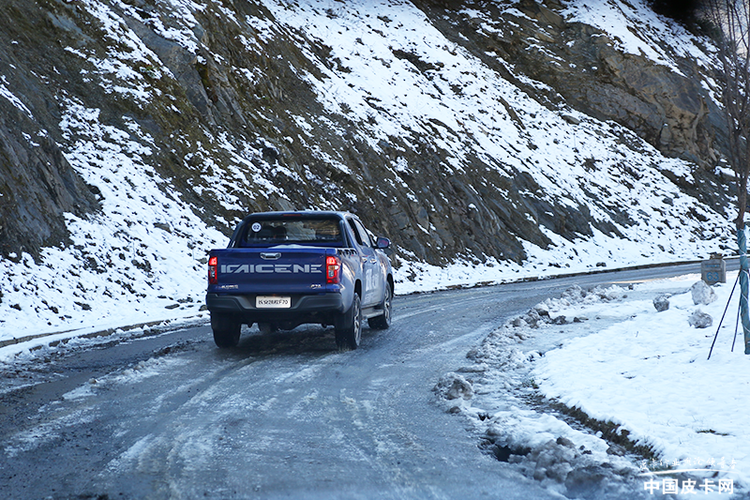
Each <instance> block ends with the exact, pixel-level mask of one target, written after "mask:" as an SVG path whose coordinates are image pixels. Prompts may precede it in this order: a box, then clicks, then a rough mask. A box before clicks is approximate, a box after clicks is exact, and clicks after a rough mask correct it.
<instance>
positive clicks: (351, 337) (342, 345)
mask: <svg viewBox="0 0 750 500" xmlns="http://www.w3.org/2000/svg"><path fill="white" fill-rule="evenodd" d="M334 326H335V329H336V345H337V346H338V348H339V349H341V350H344V349H347V348H348V349H356V348H357V347H359V343H360V341H361V340H362V304H361V303H360V300H359V294H358V293H356V292H355V293H354V300H353V301H352V306H351V307H350V308H349V310H348V311H346V312H345V313H344V314H342V315H340V316H338V317H337V318H336V324H335V325H334Z"/></svg>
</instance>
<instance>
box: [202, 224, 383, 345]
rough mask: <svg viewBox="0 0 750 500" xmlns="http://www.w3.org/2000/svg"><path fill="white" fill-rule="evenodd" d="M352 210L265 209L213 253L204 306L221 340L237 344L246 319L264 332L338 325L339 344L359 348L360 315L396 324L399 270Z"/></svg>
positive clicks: (375, 324)
mask: <svg viewBox="0 0 750 500" xmlns="http://www.w3.org/2000/svg"><path fill="white" fill-rule="evenodd" d="M389 245H390V241H389V240H388V239H387V238H375V237H374V236H373V235H372V233H370V232H369V231H367V230H366V229H365V227H364V226H363V225H362V222H360V220H359V219H358V218H357V217H356V216H354V215H352V214H350V213H348V212H313V211H303V212H265V213H254V214H252V215H249V216H248V217H246V218H245V219H244V220H243V221H242V222H240V224H239V225H238V226H237V228H236V229H235V231H234V234H233V235H232V238H231V239H230V240H229V245H228V246H227V248H224V249H219V250H212V251H211V253H210V254H209V259H208V290H207V293H206V306H207V307H208V310H209V311H210V313H211V328H212V329H213V336H214V341H215V342H216V345H217V346H219V347H222V348H228V347H234V346H236V345H237V344H238V343H239V339H240V331H241V327H242V325H243V324H246V325H249V326H251V325H253V324H254V323H257V324H258V327H259V329H260V330H261V331H262V332H269V331H274V330H277V329H284V330H291V329H293V328H296V327H297V326H299V325H301V324H303V323H319V324H321V325H323V326H324V327H327V326H329V325H333V327H334V329H335V333H336V344H337V345H338V347H339V349H356V348H357V347H359V344H360V339H361V337H362V322H363V321H364V319H367V320H368V323H369V325H370V328H374V329H385V328H388V327H389V326H390V325H391V313H392V301H393V270H392V269H391V263H390V260H389V259H388V256H387V255H386V254H385V252H384V250H385V249H386V248H388V246H389Z"/></svg>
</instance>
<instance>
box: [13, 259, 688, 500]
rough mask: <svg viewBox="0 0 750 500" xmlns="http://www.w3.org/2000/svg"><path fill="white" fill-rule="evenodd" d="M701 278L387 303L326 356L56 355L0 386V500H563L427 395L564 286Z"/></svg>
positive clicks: (246, 339) (175, 337)
mask: <svg viewBox="0 0 750 500" xmlns="http://www.w3.org/2000/svg"><path fill="white" fill-rule="evenodd" d="M687 272H700V267H699V266H698V265H690V266H678V267H669V268H658V269H651V270H641V271H624V272H617V273H604V274H596V275H589V276H578V277H568V278H561V279H553V280H545V281H538V282H530V283H517V284H508V285H499V286H493V287H487V288H477V289H470V290H456V291H448V292H440V293H432V294H421V295H411V296H402V297H397V298H396V300H395V301H394V307H395V310H394V322H393V326H392V327H391V328H390V329H389V330H386V331H371V330H367V329H366V330H365V332H364V335H363V345H362V347H361V348H360V349H359V350H356V351H350V352H338V351H337V350H336V348H335V341H334V338H333V331H332V329H328V330H324V329H322V328H320V327H317V326H308V327H300V328H298V329H296V330H294V331H291V332H282V333H278V334H273V335H267V336H264V335H261V334H260V333H258V331H257V329H255V328H253V329H251V330H247V329H245V330H244V333H243V337H242V339H241V341H240V345H239V347H238V348H236V349H233V350H228V351H225V350H219V349H217V348H216V347H215V346H214V345H213V341H212V340H211V334H210V329H209V328H208V327H207V326H205V325H196V326H195V327H192V328H188V329H183V330H176V331H167V332H162V333H159V334H155V335H149V336H144V337H141V338H137V339H130V340H125V341H112V342H109V343H105V344H101V345H97V346H91V345H88V346H86V345H84V346H83V347H78V348H76V347H72V346H71V347H66V348H65V349H61V350H60V352H59V353H57V354H53V355H51V357H48V358H47V359H40V360H38V361H36V362H34V363H31V364H26V365H22V366H19V367H14V368H13V369H11V370H10V371H9V372H7V373H2V374H1V375H2V379H1V380H0V437H1V438H2V443H3V446H2V447H1V448H0V493H2V497H3V498H10V499H36V498H39V499H42V498H54V499H63V498H64V499H68V498H76V499H82V498H87V499H88V498H107V499H118V498H153V499H165V498H180V499H182V498H186V499H187V498H212V499H224V498H274V499H276V498H290V499H292V498H294V499H296V498H313V499H317V498H320V499H335V498H346V499H354V498H367V499H373V498H377V499H381V498H382V499H402V498H403V499H413V498H425V499H427V498H429V499H433V498H434V499H443V498H445V499H453V498H503V499H513V498H518V499H521V498H523V499H529V498H540V499H541V498H559V497H553V496H552V495H551V494H550V493H548V492H547V491H546V490H544V489H542V488H541V487H540V486H539V484H538V483H535V482H533V481H530V480H529V479H526V478H525V477H523V476H521V475H520V474H519V473H518V472H517V470H516V469H514V468H513V466H512V465H511V464H507V463H501V462H498V461H497V460H495V459H494V458H492V457H491V456H490V455H488V454H487V453H483V452H482V451H481V450H480V448H479V447H478V444H479V439H478V437H477V436H476V435H474V434H473V433H472V432H471V430H470V429H467V428H464V427H465V425H466V423H465V421H464V420H462V419H461V418H457V417H456V416H455V415H451V414H449V413H446V412H445V411H444V410H443V409H441V406H440V405H438V404H436V400H435V396H434V394H433V392H432V388H433V386H434V385H435V383H436V382H437V380H438V379H439V378H440V377H441V376H442V375H443V374H445V373H446V372H449V371H452V370H455V369H456V368H457V367H458V366H460V365H461V363H462V362H464V359H465V355H466V352H467V351H468V350H469V349H471V347H473V346H475V345H476V344H478V343H479V342H480V341H481V340H482V339H483V337H484V336H485V335H486V334H488V333H489V332H490V331H492V330H493V329H494V328H496V327H498V326H499V325H501V324H502V323H504V322H505V320H507V319H508V318H509V317H512V316H515V315H518V314H520V313H522V312H525V311H526V310H528V309H529V308H530V307H532V306H533V305H535V304H537V303H539V302H541V301H543V300H544V299H546V298H548V297H553V296H558V295H559V294H560V293H561V292H562V291H563V290H565V289H566V288H568V287H569V286H570V285H572V284H578V285H580V286H582V287H589V286H594V285H597V284H606V283H611V282H615V281H617V282H627V281H634V280H642V279H647V278H655V277H662V276H670V275H678V274H685V273H687Z"/></svg>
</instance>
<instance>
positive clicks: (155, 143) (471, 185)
mask: <svg viewBox="0 0 750 500" xmlns="http://www.w3.org/2000/svg"><path fill="white" fill-rule="evenodd" d="M55 5H56V6H55V7H54V8H52V7H50V10H49V12H42V13H41V14H39V15H40V19H41V18H44V19H46V20H47V21H46V24H45V30H50V32H51V33H54V34H55V36H59V37H60V42H59V44H61V46H60V47H57V46H55V47H57V48H55V47H53V48H51V49H50V50H51V51H55V50H57V51H58V52H57V53H58V54H60V55H61V57H62V56H64V60H60V61H59V67H60V68H61V69H60V70H59V71H56V69H55V68H52V67H51V68H46V67H34V68H33V69H31V66H30V63H29V61H28V60H26V61H24V60H22V57H21V56H20V55H19V54H20V53H21V52H20V51H21V49H22V48H23V46H24V44H25V43H28V42H27V41H25V40H27V39H25V38H23V37H22V36H16V37H11V39H10V40H8V41H7V43H8V44H9V45H8V47H9V49H8V50H9V51H8V52H6V54H9V55H6V56H3V57H6V58H7V60H6V63H7V64H4V65H3V66H2V67H0V95H1V96H2V97H3V98H4V99H3V101H7V102H4V103H3V106H2V108H1V109H3V110H6V111H4V114H5V118H4V119H5V120H6V121H11V120H10V119H11V118H13V116H14V115H13V114H14V113H15V114H19V115H22V117H23V122H18V123H23V126H22V127H20V126H19V127H20V131H19V132H18V133H17V134H16V135H17V140H18V143H19V144H21V146H22V148H26V149H27V150H29V151H36V150H38V149H43V147H42V146H43V145H45V144H47V143H48V142H54V144H55V145H56V147H58V148H59V150H60V152H61V154H62V156H63V157H64V161H62V163H63V164H65V163H67V164H69V165H70V166H71V167H72V168H73V170H74V171H75V173H76V174H77V175H78V176H80V178H81V179H82V180H83V181H84V182H85V183H86V184H87V185H88V186H89V190H90V191H91V193H92V194H93V195H94V197H95V198H96V201H97V202H98V207H97V208H96V209H94V210H91V211H90V212H88V213H83V212H81V213H75V212H74V210H72V209H71V210H63V212H64V226H65V228H66V230H67V231H68V233H69V240H68V241H60V242H59V243H57V244H54V245H50V244H47V245H44V246H43V247H41V249H40V250H39V251H38V252H31V251H29V252H28V253H24V252H23V251H21V249H20V248H18V249H12V250H10V251H7V250H6V251H5V255H4V256H3V259H2V261H1V262H0V272H1V273H2V276H3V280H2V284H1V285H0V287H1V288H0V340H6V339H12V338H20V337H26V336H31V335H39V334H44V333H48V332H61V331H67V330H78V329H88V330H96V329H101V328H107V327H112V326H124V325H130V324H136V323H141V322H148V321H154V320H161V319H165V318H176V317H188V316H194V315H197V314H200V311H199V309H200V306H201V305H202V300H203V293H204V288H205V283H204V281H205V276H204V275H205V269H204V268H205V256H206V253H207V251H208V250H209V249H211V248H213V247H220V246H223V245H224V244H225V243H226V241H227V235H228V234H229V231H230V230H231V228H232V227H233V226H234V224H235V223H236V221H237V220H238V219H239V218H240V217H241V216H242V215H243V214H245V213H247V212H250V211H253V210H260V209H269V208H270V209H312V208H321V209H345V210H354V211H357V212H358V213H359V214H360V216H361V217H362V218H363V220H364V221H365V222H366V223H367V224H368V225H369V226H370V227H371V228H372V229H373V230H376V231H377V232H381V233H385V234H386V235H387V236H388V237H390V238H391V239H392V240H393V241H394V243H395V246H396V250H395V254H394V255H393V260H394V264H395V266H396V267H397V273H398V274H397V279H398V281H397V283H396V293H407V292H411V291H418V290H424V289H428V288H435V287H438V288H439V287H447V286H452V285H457V284H464V285H465V284H472V283H477V282H487V281H498V282H501V281H508V280H515V279H520V278H524V277H529V276H544V275H555V274H560V273H570V272H577V271H586V270H590V269H595V268H600V267H601V266H604V265H606V266H607V267H609V268H614V267H621V266H630V265H637V264H647V263H657V262H668V261H681V260H688V259H697V258H702V257H705V256H708V254H710V253H711V252H716V251H725V253H729V252H730V251H731V250H730V249H731V248H733V245H732V243H731V223H730V222H729V221H730V220H731V219H732V218H733V213H732V209H731V203H730V199H729V198H728V196H727V195H726V194H725V193H726V192H727V190H726V189H725V187H722V186H720V185H719V184H718V183H719V182H720V181H721V179H722V176H721V175H720V171H719V170H717V171H714V168H713V166H711V164H710V163H711V161H710V160H711V158H707V157H706V158H698V157H697V156H696V155H697V154H700V152H696V151H697V150H695V151H693V150H690V151H688V150H687V149H686V150H685V151H686V153H685V154H684V155H681V154H679V151H677V150H678V149H679V148H680V147H681V146H680V144H682V143H690V142H691V141H689V140H686V139H685V138H686V137H690V135H689V134H690V133H691V131H690V130H687V128H685V129H680V128H679V127H677V126H675V128H674V130H670V131H667V132H669V134H667V132H664V133H663V134H662V135H660V136H659V139H658V141H657V140H653V141H651V142H649V139H650V136H649V135H648V134H647V133H645V132H644V133H641V131H640V130H630V129H628V128H627V127H626V126H624V125H623V124H622V123H625V121H627V120H626V118H627V117H625V118H623V121H622V122H617V121H615V120H614V119H612V120H604V119H602V117H601V116H599V117H596V116H594V115H590V114H586V113H585V112H584V111H585V110H583V111H582V110H581V109H582V108H581V106H578V105H569V104H568V103H567V102H566V99H565V97H564V93H563V92H561V91H559V90H557V89H555V88H551V87H549V86H548V85H547V84H544V83H541V82H540V81H539V80H536V79H534V78H530V77H529V76H527V75H525V74H523V73H521V72H519V71H518V68H517V67H516V66H514V65H513V64H511V63H510V62H508V61H505V60H503V59H502V58H501V57H500V56H499V55H498V53H497V52H491V53H486V51H485V52H484V53H483V54H482V55H481V57H480V55H478V54H477V53H476V52H475V51H472V50H471V48H472V47H473V46H474V45H473V43H474V40H469V39H468V38H467V37H466V36H465V35H464V34H462V32H461V31H460V30H458V29H456V30H455V31H452V32H450V35H451V36H450V37H449V36H448V32H447V31H446V30H445V27H444V25H445V22H446V21H445V19H448V18H449V17H450V18H455V19H462V20H464V21H466V22H468V21H471V25H472V26H474V27H475V30H476V36H477V37H479V38H482V39H493V40H498V39H503V38H508V37H511V36H513V27H514V26H520V25H521V24H522V23H526V25H527V26H535V27H536V28H538V38H535V39H534V40H533V41H530V39H526V40H525V43H527V44H533V45H535V47H536V49H537V50H538V51H539V52H540V53H545V50H547V49H546V45H545V44H546V43H548V42H549V40H545V37H544V33H545V30H546V29H547V24H546V23H548V22H550V21H549V19H550V16H552V17H555V19H559V21H555V22H557V23H558V24H560V23H563V24H564V25H565V26H579V27H580V26H581V23H584V24H587V25H590V27H588V28H586V30H587V31H586V32H587V33H589V35H587V36H588V37H589V38H590V39H592V40H593V39H596V40H600V39H603V40H605V42H603V43H604V45H606V46H607V47H608V50H612V51H617V52H619V53H621V54H622V55H623V56H622V57H624V58H626V59H627V60H628V61H634V60H635V59H633V58H634V57H636V56H637V57H638V58H641V59H638V61H641V62H640V63H639V64H644V63H643V61H647V62H648V61H649V60H650V63H648V64H650V65H652V66H650V68H651V69H654V68H656V71H662V72H666V73H667V74H669V75H671V76H670V78H671V77H674V78H676V79H679V81H680V82H681V83H680V85H687V84H686V83H685V82H686V81H692V82H693V83H694V84H695V86H696V87H695V88H696V89H700V92H703V93H702V94H700V93H698V91H697V90H695V93H694V95H689V96H688V97H689V98H690V99H692V100H695V101H700V102H703V103H704V104H705V103H709V104H705V106H704V105H701V106H703V107H704V108H706V110H707V109H709V108H712V107H713V108H715V107H716V105H715V103H713V102H711V99H712V98H713V96H714V95H715V94H716V89H715V88H714V84H713V83H712V81H711V80H710V79H708V78H706V79H705V80H703V81H701V80H700V79H699V78H698V76H700V73H695V74H685V68H686V67H688V66H690V65H692V66H690V67H693V68H694V69H695V70H696V71H701V70H706V69H707V68H710V66H711V57H710V53H706V52H703V51H702V50H701V47H706V46H707V42H706V41H705V40H698V39H695V38H693V35H690V34H688V33H687V32H686V31H685V30H684V29H682V28H680V27H678V26H676V25H675V24H673V23H671V22H669V21H667V20H665V19H663V18H660V17H658V16H656V15H655V14H653V13H652V12H650V11H649V10H648V8H647V7H646V6H645V4H644V3H642V2H640V1H639V2H631V3H620V2H616V1H609V2H599V3H596V5H595V6H592V5H591V4H590V3H589V6H585V5H584V4H583V3H582V2H570V4H569V5H567V6H566V7H564V8H563V7H561V8H558V9H551V10H550V9H547V8H546V7H542V6H537V7H538V9H542V11H543V12H542V14H544V15H539V16H537V17H536V18H534V17H531V16H530V14H529V12H528V11H525V10H523V9H522V8H521V7H520V6H519V5H518V4H513V3H511V2H500V3H497V4H493V5H494V9H491V10H492V12H493V16H494V17H493V16H490V15H489V14H487V11H486V10H480V9H479V7H470V6H469V5H470V4H468V3H467V6H466V7H464V8H462V9H459V10H457V11H451V12H446V15H445V18H444V19H438V18H435V17H431V16H434V9H435V7H430V8H429V9H427V8H425V10H420V9H419V8H418V7H417V6H415V4H413V3H411V2H402V1H395V0H393V1H388V0H384V1H382V2H371V1H364V0H357V1H349V2H346V3H342V2H338V1H335V0H320V1H315V0H306V1H302V2H284V1H275V0H265V1H264V2H260V3H257V4H255V3H251V4H244V3H243V4H242V5H240V4H239V3H238V4H233V3H232V2H214V1H212V0H205V1H204V0H197V1H189V0H160V1H157V2H155V6H153V5H146V3H145V2H140V1H138V0H133V1H120V0H80V1H78V2H75V4H60V5H57V4H55ZM527 7H528V6H527ZM29 12H31V13H30V14H28V16H32V15H33V14H34V13H35V12H36V11H33V10H32V11H29ZM18 15H21V14H18ZM497 16H502V17H497ZM29 18H31V17H29ZM560 25H562V24H560ZM439 26H442V28H439ZM519 29H520V28H519ZM8 30H11V28H8ZM92 30H93V31H92ZM43 33H45V32H43ZM15 34H18V33H15ZM547 36H549V35H547ZM461 39H465V40H466V44H464V45H462V44H459V43H457V42H456V41H455V40H461ZM553 41H554V40H553ZM3 43H6V42H3ZM597 43H599V42H597ZM290 47H292V48H290ZM474 48H476V47H474ZM574 48H575V44H573V43H571V44H570V45H569V46H568V49H570V50H574ZM14 50H15V51H16V52H13V51H14ZM282 54H283V55H282ZM548 55H549V54H548ZM550 57H551V56H550ZM555 57H557V56H555ZM552 59H553V64H555V65H557V66H559V67H561V68H564V69H565V71H568V72H574V73H576V74H586V72H591V73H592V79H594V82H595V79H596V78H597V77H596V75H595V74H596V72H597V70H598V68H596V67H591V68H585V67H578V66H576V64H574V63H572V62H569V61H565V60H554V58H552ZM685 61H690V65H686V62H685ZM613 64H614V63H613ZM71 68H76V69H77V71H75V72H72V71H71ZM186 68H187V69H190V71H192V73H190V72H189V71H187V69H186ZM182 70H185V71H184V72H181V71H182ZM43 71H49V74H42V73H39V72H43ZM20 74H24V75H27V76H28V78H31V79H34V78H35V79H36V80H35V81H38V82H44V84H46V85H42V84H40V85H41V87H44V88H52V87H53V86H54V87H55V88H54V89H53V91H51V95H53V96H54V97H53V98H54V102H50V101H47V102H46V105H47V107H48V108H49V107H55V109H56V110H57V111H55V112H54V113H51V114H50V115H49V116H47V115H44V117H43V118H42V113H43V111H42V108H43V107H44V106H42V105H41V104H40V103H39V102H38V100H37V99H35V98H34V97H33V96H32V95H30V94H25V93H24V92H27V91H28V89H29V88H31V87H29V86H23V85H18V82H17V81H16V80H17V79H18V78H20V77H19V75H20ZM658 83H659V82H656V84H658ZM663 83H664V85H668V84H669V82H663ZM657 87H658V85H657ZM681 88H682V87H681ZM685 88H687V87H685ZM690 88H693V87H690ZM667 93H668V92H666V91H665V95H666V94H667ZM683 97H684V96H682V95H675V96H674V100H675V108H677V107H679V104H680V103H679V102H678V101H679V100H680V99H682V98H683ZM649 99H650V98H649ZM690 99H688V100H690ZM646 100H648V99H646ZM644 102H645V101H644ZM649 102H651V101H649ZM9 104H10V106H11V107H12V110H11V111H7V110H8V109H10V108H9V107H8V105H9ZM653 104H654V106H655V107H656V108H659V109H661V110H662V111H663V112H664V113H666V115H665V116H672V115H670V109H668V107H665V106H664V105H663V103H661V102H660V101H658V100H655V101H653ZM621 105H622V106H623V107H625V105H626V103H620V102H611V103H609V105H608V106H609V107H610V108H612V109H614V110H615V112H617V110H618V109H619V106H621ZM657 105H658V106H657ZM659 106H661V107H659ZM713 108H712V109H713ZM706 110H703V111H701V113H702V114H700V115H696V116H697V117H696V118H695V124H694V125H695V126H694V128H695V129H697V128H701V127H702V128H703V129H705V128H706V127H707V125H706V123H708V122H710V121H711V120H713V119H714V118H712V117H711V116H710V115H709V114H708V113H709V111H706ZM700 120H702V121H700ZM671 123H672V122H669V124H671ZM667 125H668V123H665V124H664V126H665V127H666V128H668V127H667ZM32 132H33V133H32ZM639 134H640V135H639ZM678 137H681V138H682V139H681V140H682V142H680V140H677V139H676V138H678ZM40 144H41V145H42V146H40ZM662 151H664V152H662ZM711 151H712V154H714V153H715V151H713V150H711ZM665 153H668V154H669V156H666V155H665ZM29 154H31V153H29ZM40 154H41V153H40ZM690 158H695V161H691V160H690ZM21 164H23V162H21ZM1 180H2V185H0V195H1V196H2V197H1V198H0V200H8V199H11V198H12V197H13V199H16V198H17V196H18V195H17V194H13V195H12V194H11V190H12V188H13V179H1ZM65 186H66V187H67V184H65ZM35 196H40V197H44V196H48V195H46V194H45V193H43V192H39V193H37V194H36V195H35ZM10 206H11V205H8V207H10ZM6 208H7V207H6ZM29 212H30V213H31V212H32V211H31V210H30V211H29ZM1 213H2V214H4V215H3V216H4V217H8V216H7V214H8V213H10V212H7V211H6V212H1ZM24 217H26V216H23V217H21V216H19V218H18V220H16V222H17V223H19V224H23V222H24V220H25V219H24ZM51 217H52V215H50V218H51ZM14 220H15V219H14ZM3 222H5V223H6V225H7V223H8V221H5V220H4V221H3ZM34 255H36V259H35V258H34Z"/></svg>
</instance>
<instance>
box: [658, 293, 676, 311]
mask: <svg viewBox="0 0 750 500" xmlns="http://www.w3.org/2000/svg"><path fill="white" fill-rule="evenodd" d="M671 296H672V294H670V293H663V294H661V295H658V296H656V297H655V298H654V307H655V308H656V311H657V312H664V311H666V310H667V309H669V298H670V297H671Z"/></svg>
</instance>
